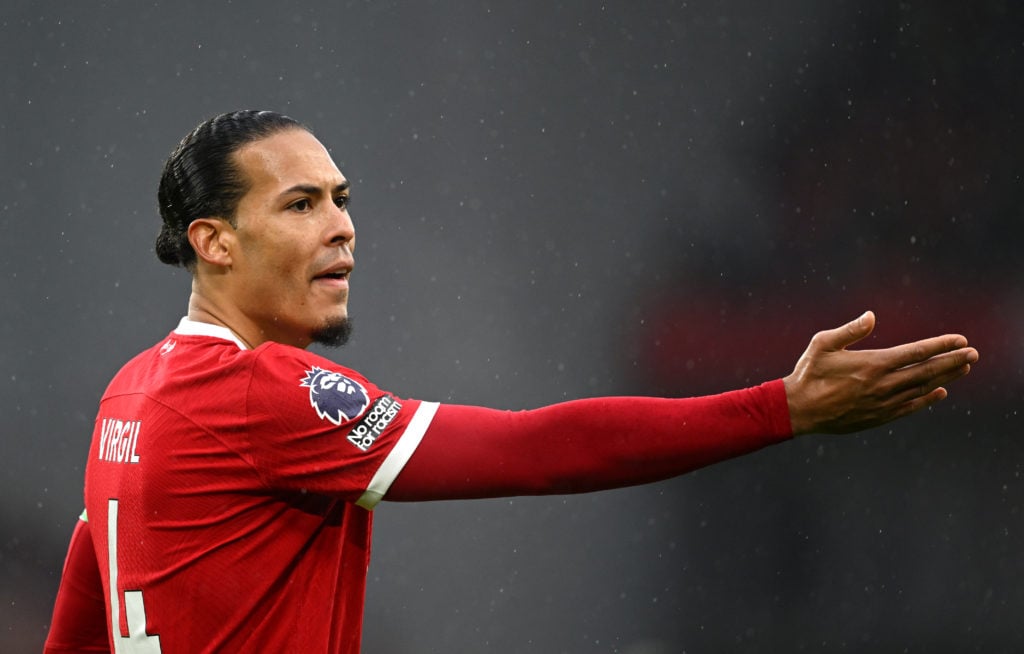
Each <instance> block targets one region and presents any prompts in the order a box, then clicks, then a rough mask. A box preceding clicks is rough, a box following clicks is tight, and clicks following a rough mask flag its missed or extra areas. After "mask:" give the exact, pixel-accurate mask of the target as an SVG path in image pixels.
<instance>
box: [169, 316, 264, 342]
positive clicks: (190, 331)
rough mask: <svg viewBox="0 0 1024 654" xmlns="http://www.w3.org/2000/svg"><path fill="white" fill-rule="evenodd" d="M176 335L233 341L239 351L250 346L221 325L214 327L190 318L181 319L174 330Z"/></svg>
mask: <svg viewBox="0 0 1024 654" xmlns="http://www.w3.org/2000/svg"><path fill="white" fill-rule="evenodd" d="M174 333H175V334H181V335H182V336H212V337H214V338H222V339H224V340H226V341H232V342H233V343H234V344H235V345H237V346H238V347H239V349H242V350H248V349H249V346H248V345H246V344H245V343H244V342H243V341H242V339H240V338H239V337H238V335H237V334H235V332H233V331H231V330H230V329H228V328H227V327H221V326H220V325H214V324H211V323H208V322H199V321H198V320H190V319H189V317H188V316H185V317H184V318H182V319H181V321H180V322H179V323H178V326H177V327H176V328H175V329H174Z"/></svg>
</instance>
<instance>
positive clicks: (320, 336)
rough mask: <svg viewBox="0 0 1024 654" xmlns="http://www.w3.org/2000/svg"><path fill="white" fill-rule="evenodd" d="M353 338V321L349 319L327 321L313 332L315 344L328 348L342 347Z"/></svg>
mask: <svg viewBox="0 0 1024 654" xmlns="http://www.w3.org/2000/svg"><path fill="white" fill-rule="evenodd" d="M350 336H352V321H351V320H350V319H349V318H334V319H332V320H327V321H325V322H324V324H323V325H321V326H320V328H319V329H317V330H316V331H314V332H313V342H314V343H319V344H320V345H324V346H326V347H341V346H343V345H345V343H348V339H349V337H350Z"/></svg>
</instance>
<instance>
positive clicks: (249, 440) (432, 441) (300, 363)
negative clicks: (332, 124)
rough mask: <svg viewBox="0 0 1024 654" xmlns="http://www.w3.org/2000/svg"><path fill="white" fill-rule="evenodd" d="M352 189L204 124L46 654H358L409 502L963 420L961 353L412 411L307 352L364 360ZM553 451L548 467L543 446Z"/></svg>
mask: <svg viewBox="0 0 1024 654" xmlns="http://www.w3.org/2000/svg"><path fill="white" fill-rule="evenodd" d="M349 193H350V188H349V183H348V181H347V180H346V179H345V177H344V176H343V175H342V173H341V172H340V171H339V170H338V168H337V167H336V166H335V164H334V162H333V161H332V160H331V157H330V156H329V155H328V153H327V151H326V150H325V149H324V147H323V146H322V145H321V144H320V142H319V141H317V139H316V138H315V137H314V136H313V135H312V134H311V133H310V132H309V131H308V130H307V129H306V128H305V127H303V126H302V125H300V124H298V123H297V122H295V121H294V120H292V119H290V118H287V117H285V116H281V115H279V114H275V113H271V112H255V111H243V112H236V113H232V114H224V115H221V116H218V117H216V118H213V119H211V120H209V121H206V122H204V123H203V124H201V125H200V126H199V127H197V128H196V130H195V131H193V132H192V133H191V134H190V135H189V136H187V137H186V138H185V139H184V140H183V141H182V142H181V144H180V145H179V146H178V148H177V149H176V150H175V151H174V153H172V155H171V157H170V159H169V160H168V162H167V164H166V166H165V168H164V173H163V176H162V179H161V182H160V190H159V202H160V211H161V216H162V219H163V227H162V229H161V233H160V235H159V237H158V239H157V248H156V249H157V254H158V256H159V257H160V259H161V260H162V261H164V262H165V263H170V264H173V265H180V266H184V267H186V268H188V269H189V270H190V271H191V272H192V275H193V278H192V295H191V299H190V301H189V307H188V315H187V317H186V318H183V319H182V321H181V323H180V324H179V325H178V327H177V328H176V329H175V330H174V331H172V332H171V333H170V334H169V335H168V336H167V337H166V338H165V339H163V340H161V341H160V342H159V343H157V344H156V345H154V346H153V347H152V348H151V349H149V350H147V351H145V352H143V353H142V354H140V355H138V356H137V357H136V358H134V359H133V360H132V361H130V362H129V363H128V364H127V365H125V367H124V368H123V369H122V370H121V371H120V372H119V373H118V374H117V375H116V376H115V378H114V379H113V380H112V382H111V384H110V386H109V388H108V389H107V391H106V393H105V394H104V396H103V399H102V401H101V403H100V408H99V413H98V415H97V418H96V424H95V428H94V432H93V440H92V446H91V449H90V452H89V460H88V464H87V467H86V474H85V504H86V513H85V514H84V515H83V520H82V521H80V522H79V523H78V525H77V527H76V530H75V533H74V534H73V536H72V540H71V545H70V547H69V550H68V557H67V561H66V563H65V569H64V574H63V578H62V581H61V588H60V591H59V593H58V598H57V602H56V605H55V608H54V618H53V624H52V626H51V631H50V636H49V639H48V641H47V651H49V652H63V651H109V649H110V648H111V647H112V648H113V650H114V651H117V652H205V651H210V652H213V651H218V652H219V651H268V652H277V651H295V652H358V650H359V642H360V634H361V620H362V610H363V596H364V588H365V583H366V570H367V565H368V563H369V545H370V528H371V515H372V514H371V512H370V510H371V509H373V507H374V506H375V505H376V504H377V503H378V502H380V501H381V500H382V499H383V498H385V497H387V498H388V499H391V500H400V501H402V500H405V501H414V500H434V499H446V498H474V497H493V496H502V495H522V494H542V493H576V492H584V491H590V490H596V489H604V488H614V487H619V486H625V485H630V484H641V483H645V482H651V481H655V480H658V479H664V478H667V477H670V476H673V475H678V474H682V473H684V472H686V471H689V470H692V469H694V468H697V467H700V466H703V465H707V464H709V463H713V462H715V461H719V460H722V459H726V458H729V457H733V456H737V455H740V454H743V453H746V452H750V451H753V450H756V449H758V448H760V447H763V446H765V445H769V444H772V443H776V442H779V441H783V440H785V439H787V438H789V437H791V436H793V435H794V434H804V433H810V432H836V433H838V432H847V431H853V430H857V429H864V428H868V427H872V426H875V425H878V424H882V423H884V422H886V421H888V420H891V419H894V418H897V417H900V416H903V415H906V414H909V413H912V412H914V411H917V410H919V409H922V408H924V407H927V406H930V405H931V404H933V403H935V402H937V401H939V400H941V399H943V398H944V397H945V396H946V391H945V389H944V388H943V385H944V384H947V383H949V382H951V381H953V380H955V379H956V378H958V377H960V376H962V375H964V374H966V373H967V372H968V371H969V369H970V365H971V364H972V363H974V362H975V361H977V359H978V354H977V352H976V351H975V350H974V349H973V348H970V347H968V346H967V340H966V339H965V338H964V337H962V336H957V335H946V336H939V337H935V338H931V339H927V340H923V341H919V342H916V343H911V344H907V345H903V346H899V347H895V348H891V349H887V350H875V351H850V350H847V349H846V347H847V346H849V345H852V344H853V343H855V342H856V341H858V340H860V339H862V338H864V337H865V336H867V335H868V334H869V333H870V332H871V330H872V329H873V327H874V316H873V314H871V313H870V312H868V313H865V314H864V315H863V316H861V317H860V318H858V319H857V320H854V321H853V322H851V323H849V324H847V325H844V326H842V327H840V328H837V329H833V330H830V331H824V332H820V333H819V334H817V335H816V336H814V338H813V339H812V340H811V343H810V345H809V347H808V348H807V351H806V352H805V353H804V355H803V356H802V357H801V358H800V359H799V361H798V362H797V364H796V368H795V370H794V371H793V373H792V374H791V375H789V376H788V377H786V378H785V379H781V380H775V381H772V382H768V383H765V384H762V385H760V386H757V387H753V388H748V389H743V390H738V391H733V392H730V393H725V394H721V395H716V396H711V397H703V398H690V399H659V398H636V397H634V398H597V399H589V400H578V401H573V402H566V403H562V404H558V405H553V406H549V407H544V408H541V409H537V410H533V411H522V412H507V411H498V410H492V409H485V408H479V407H465V406H456V405H448V404H438V403H434V402H425V401H418V400H412V399H405V398H398V397H395V396H394V395H392V394H390V393H387V392H386V391H384V390H382V389H380V388H379V387H377V386H376V385H374V384H373V383H371V382H370V381H369V380H367V379H366V378H364V377H362V376H361V375H359V374H358V373H357V372H355V371H353V370H348V369H346V368H343V367H341V366H339V365H337V364H335V363H333V362H331V361H329V360H326V359H323V358H321V357H318V356H316V355H314V354H312V353H309V352H307V351H306V350H305V348H306V347H307V346H309V345H310V344H311V343H314V342H320V343H325V344H328V345H340V344H342V343H344V341H345V339H346V338H347V336H348V332H349V322H348V313H347V301H348V293H349V282H350V278H351V273H352V270H353V266H354V259H353V251H354V248H355V231H354V228H353V225H352V220H351V217H350V215H349V212H348V205H349ZM539 440H543V441H544V443H545V448H544V450H543V451H542V452H538V450H537V449H536V448H534V447H533V446H532V444H533V443H536V442H538V441H539Z"/></svg>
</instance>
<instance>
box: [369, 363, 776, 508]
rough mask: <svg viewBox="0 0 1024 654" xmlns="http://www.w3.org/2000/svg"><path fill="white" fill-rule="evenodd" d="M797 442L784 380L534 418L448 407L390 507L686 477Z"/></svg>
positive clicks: (592, 402) (401, 478)
mask: <svg viewBox="0 0 1024 654" xmlns="http://www.w3.org/2000/svg"><path fill="white" fill-rule="evenodd" d="M791 435H792V431H791V427H790V422H789V410H788V406H787V403H786V394H785V389H784V387H783V383H782V381H781V380H776V381H773V382H768V383H765V384H762V385H760V386H756V387H753V388H748V389H743V390H738V391H731V392H728V393H722V394H719V395H711V396H706V397H696V398H685V399H662V398H642V397H613V398H594V399H585V400H575V401H571V402H564V403H561V404H555V405H552V406H549V407H544V408H541V409H535V410H531V411H518V412H513V411H498V410H493V409H484V408H479V407H466V406H456V405H441V406H440V407H439V408H438V411H437V415H436V416H435V417H434V419H433V421H432V422H431V424H430V427H429V428H428V430H427V432H426V434H425V435H424V438H423V441H422V442H421V443H420V445H419V447H418V448H417V449H416V451H415V452H414V453H413V455H412V457H411V458H410V460H409V461H408V463H407V464H406V465H405V468H404V469H403V470H402V472H401V473H400V474H399V475H398V478H397V479H396V480H395V482H394V484H393V485H392V486H391V489H390V490H389V491H388V494H387V496H386V498H387V499H389V500H399V501H403V500H432V499H456V498H473V497H496V496H506V495H538V494H554V493H579V492H586V491H593V490H601V489H607V488H616V487H621V486H629V485H634V484H642V483H647V482H652V481H657V480H660V479H665V478H668V477H673V476H676V475H680V474H683V473H685V472H688V471H690V470H694V469H696V468H700V467H702V466H706V465H709V464H711V463H715V462H717V461H722V460H724V459H729V458H732V457H736V456H739V455H741V454H745V453H748V452H752V451H754V450H757V449H760V448H762V447H765V446H766V445H770V444H773V443H777V442H779V441H782V440H785V439H787V438H789V437H790V436H791Z"/></svg>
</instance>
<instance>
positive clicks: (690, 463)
mask: <svg viewBox="0 0 1024 654" xmlns="http://www.w3.org/2000/svg"><path fill="white" fill-rule="evenodd" d="M874 323H875V320H874V314H872V313H870V312H868V313H866V314H864V315H863V316H861V317H860V318H858V319H857V320H854V321H853V322H851V323H848V324H847V325H844V326H842V327H839V328H837V329H833V330H829V331H823V332H820V333H818V334H816V335H815V336H814V338H813V339H812V340H811V343H810V345H809V346H808V348H807V351H806V352H804V354H803V356H802V357H801V358H800V360H799V361H798V362H797V365H796V369H795V370H794V372H793V373H792V374H791V375H789V376H788V377H786V378H785V379H784V380H776V381H774V382H769V383H767V384H762V385H761V386H758V387H754V388H749V389H745V390H740V391H732V392H729V393H723V394H721V395H714V396H708V397H697V398H687V399H658V398H638V397H631V398H623V397H620V398H596V399H590V400H576V401H572V402H565V403H562V404H556V405H553V406H549V407H545V408H543V409H536V410H533V411H520V412H511V411H496V410H492V409H484V408H479V407H464V406H453V405H441V406H440V407H439V409H438V412H437V415H436V416H435V417H434V420H433V422H432V423H431V425H430V427H429V428H428V430H427V432H426V434H425V435H424V438H423V441H422V442H421V443H420V445H419V447H418V448H417V449H416V451H415V452H414V453H413V455H412V457H411V458H410V459H409V461H408V463H407V464H406V465H405V467H404V468H403V470H402V472H401V473H400V474H399V475H398V477H397V479H396V480H395V481H394V483H393V484H392V486H391V489H390V490H389V491H388V493H387V498H388V499H391V500H399V501H402V500H435V499H455V498H472V497H497V496H507V495H532V494H546V493H574V492H584V491H591V490H599V489H605V488H615V487H619V486H628V485H633V484H642V483H647V482H651V481H656V480H659V479H664V478H667V477H671V476H675V475H679V474H683V473H685V472H688V471H690V470H693V469H695V468H699V467H701V466H705V465H708V464H711V463H714V462H716V461H721V460H724V459H728V458H732V457H735V456H739V455H741V454H745V453H747V452H752V451H754V450H757V449H759V448H761V447H764V446H766V445H770V444H772V443H775V442H778V441H781V440H785V439H786V438H788V437H789V436H791V435H793V434H803V433H810V432H832V433H839V432H849V431H856V430H859V429H866V428H868V427H874V426H877V425H880V424H882V423H885V422H888V421H889V420H893V419H895V418H898V417H900V416H904V415H907V414H909V413H912V412H914V411H916V410H919V409H922V408H924V407H926V406H929V405H931V404H933V403H935V402H937V401H939V400H941V399H942V398H944V397H945V396H946V391H945V389H944V388H943V385H944V384H947V383H949V382H950V381H953V380H954V379H957V378H958V377H961V376H963V375H965V374H967V372H968V371H969V370H970V364H972V363H974V362H975V361H977V359H978V353H977V351H975V350H974V349H973V348H969V347H967V339H965V338H964V337H963V336H956V335H950V336H939V337H936V338H931V339H927V340H923V341H918V342H916V343H909V344H906V345H901V346H898V347H894V348H890V349H886V350H863V351H852V350H847V349H846V348H847V347H848V346H850V345H852V344H853V343H856V342H857V341H858V340H860V339H862V338H864V337H865V336H867V335H868V334H869V333H871V330H872V329H873V328H874Z"/></svg>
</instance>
